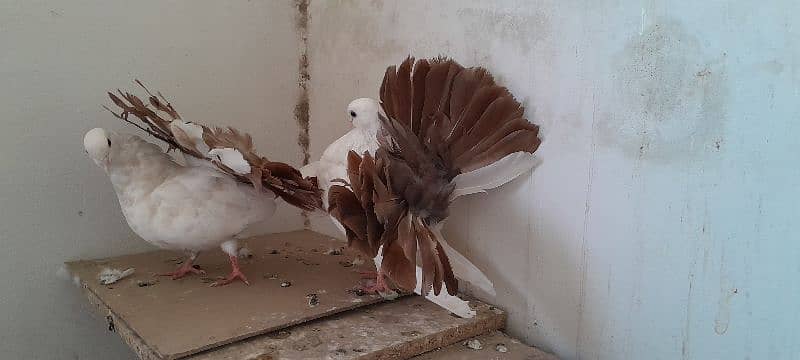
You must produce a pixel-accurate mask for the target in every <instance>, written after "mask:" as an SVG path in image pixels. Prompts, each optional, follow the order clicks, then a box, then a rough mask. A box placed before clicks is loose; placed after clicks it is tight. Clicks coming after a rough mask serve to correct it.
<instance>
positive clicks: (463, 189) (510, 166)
mask: <svg viewBox="0 0 800 360" xmlns="http://www.w3.org/2000/svg"><path fill="white" fill-rule="evenodd" d="M537 163H538V160H537V159H536V158H535V157H534V156H533V154H530V153H527V152H524V151H520V152H515V153H513V154H509V155H506V157H504V158H502V159H500V160H497V161H495V162H494V163H492V164H489V165H487V166H484V167H482V168H479V169H477V170H472V171H470V172H466V173H461V174H458V176H456V177H455V178H454V179H453V183H455V189H454V190H453V193H452V194H451V195H450V200H454V199H455V198H457V197H459V196H464V195H470V194H476V193H482V192H486V190H489V189H494V188H496V187H499V186H502V185H504V184H506V183H508V182H510V181H511V180H514V179H516V178H517V177H518V176H520V175H522V174H525V173H527V172H528V171H530V170H531V169H533V167H534V166H536V164H537Z"/></svg>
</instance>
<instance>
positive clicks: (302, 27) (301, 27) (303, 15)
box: [294, 0, 311, 229]
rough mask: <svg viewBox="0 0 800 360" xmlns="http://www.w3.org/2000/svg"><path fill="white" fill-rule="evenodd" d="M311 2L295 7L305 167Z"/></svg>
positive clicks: (298, 116)
mask: <svg viewBox="0 0 800 360" xmlns="http://www.w3.org/2000/svg"><path fill="white" fill-rule="evenodd" d="M310 2H311V0H295V2H294V5H295V7H296V9H297V14H295V21H296V24H295V26H296V27H297V35H298V38H299V45H300V46H299V48H300V56H299V61H298V68H297V73H298V77H297V85H298V86H299V87H300V91H299V94H298V97H297V104H296V105H295V107H294V118H295V120H296V121H297V125H298V126H299V131H298V134H297V144H298V145H300V151H301V153H302V154H303V165H308V163H309V161H310V159H311V153H310V150H309V145H310V138H309V99H308V81H309V80H311V75H309V73H308V22H309V16H308V6H309V3H310ZM302 216H303V226H304V228H305V229H310V228H311V219H310V218H309V216H308V212H306V211H303V212H302Z"/></svg>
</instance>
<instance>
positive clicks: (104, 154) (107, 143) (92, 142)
mask: <svg viewBox="0 0 800 360" xmlns="http://www.w3.org/2000/svg"><path fill="white" fill-rule="evenodd" d="M83 147H84V149H86V153H87V154H89V157H90V158H91V159H92V160H93V161H94V163H95V164H97V166H100V167H102V168H106V166H108V160H109V157H108V155H109V154H110V153H111V138H109V136H108V134H107V133H106V131H105V130H103V129H101V128H94V129H92V130H89V131H88V132H87V133H86V135H84V136H83Z"/></svg>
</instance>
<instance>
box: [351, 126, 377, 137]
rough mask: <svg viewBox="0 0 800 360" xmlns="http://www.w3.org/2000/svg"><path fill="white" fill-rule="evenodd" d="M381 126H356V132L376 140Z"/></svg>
mask: <svg viewBox="0 0 800 360" xmlns="http://www.w3.org/2000/svg"><path fill="white" fill-rule="evenodd" d="M379 129H380V127H379V126H377V125H376V126H368V127H357V128H354V130H355V131H356V133H358V135H359V136H360V137H362V138H364V139H369V140H374V139H377V138H378V130H379Z"/></svg>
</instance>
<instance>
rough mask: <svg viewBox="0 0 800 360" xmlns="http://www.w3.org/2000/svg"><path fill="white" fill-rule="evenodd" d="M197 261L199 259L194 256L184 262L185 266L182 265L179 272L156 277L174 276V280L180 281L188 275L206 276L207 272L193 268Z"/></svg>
mask: <svg viewBox="0 0 800 360" xmlns="http://www.w3.org/2000/svg"><path fill="white" fill-rule="evenodd" d="M195 259H197V254H192V255H190V256H189V258H187V259H186V261H184V262H183V264H181V266H180V267H179V268H178V269H177V270H175V271H172V272H168V273H163V274H156V276H172V280H178V279H180V278H182V277H184V276H186V275H187V274H195V275H205V273H206V272H205V271H203V270H200V269H195V268H194V267H193V266H192V264H193V263H194V260H195Z"/></svg>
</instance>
